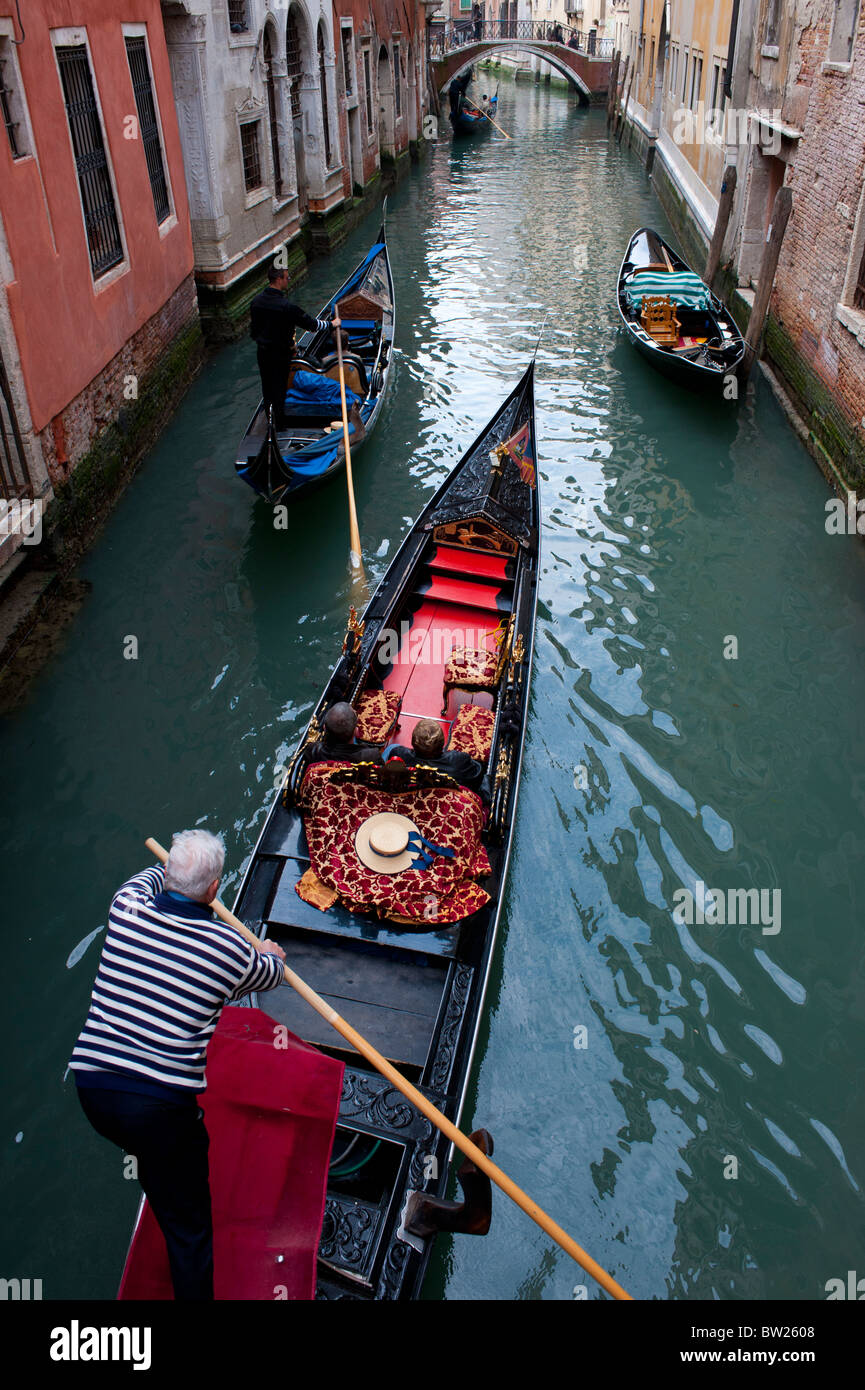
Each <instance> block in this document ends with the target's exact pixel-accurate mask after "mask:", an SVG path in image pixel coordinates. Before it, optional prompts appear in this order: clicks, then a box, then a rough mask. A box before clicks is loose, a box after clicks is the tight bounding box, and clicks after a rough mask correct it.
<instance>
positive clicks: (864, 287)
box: [853, 247, 865, 309]
mask: <svg viewBox="0 0 865 1390" xmlns="http://www.w3.org/2000/svg"><path fill="white" fill-rule="evenodd" d="M853 308H854V309H865V247H863V248H862V259H861V261H860V262H859V274H858V275H857V276H856V284H855V285H854V286H853Z"/></svg>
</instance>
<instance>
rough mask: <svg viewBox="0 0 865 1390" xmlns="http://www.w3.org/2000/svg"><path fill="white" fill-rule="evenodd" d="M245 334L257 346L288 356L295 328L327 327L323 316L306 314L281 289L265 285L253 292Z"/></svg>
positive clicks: (290, 352)
mask: <svg viewBox="0 0 865 1390" xmlns="http://www.w3.org/2000/svg"><path fill="white" fill-rule="evenodd" d="M250 314H251V319H252V321H251V323H250V327H249V336H250V338H252V339H254V341H255V342H256V343H257V344H258V346H259V347H260V348H265V349H266V350H267V351H268V352H273V353H279V354H281V355H284V356H285V357H290V356H291V354H292V351H293V347H294V330H295V328H308V329H309V330H310V332H311V331H312V330H313V329H315V328H323V327H327V325H326V323H325V321H324V319H314V318H310V316H309V314H305V313H304V312H303V310H302V309H301V308H299V307H298V305H297V304H292V303H291V301H290V300H288V299H286V297H285V295H284V294H283V292H282V290H277V289H274V287H273V285H268V287H267V289H266V290H262V291H261V294H257V295H256V296H255V299H253V301H252V305H251V308H250Z"/></svg>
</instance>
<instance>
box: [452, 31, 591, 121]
mask: <svg viewBox="0 0 865 1390" xmlns="http://www.w3.org/2000/svg"><path fill="white" fill-rule="evenodd" d="M554 27H555V28H557V29H558V33H556V34H555V37H554V36H553V35H554ZM559 36H561V37H559ZM607 50H612V40H611V39H597V38H596V37H595V34H594V32H590V33H589V34H584V33H582V32H581V31H579V30H577V29H570V28H568V27H567V26H565V25H558V26H553V24H551V23H544V22H543V21H537V20H507V19H504V20H495V19H493V20H485V21H483V22H478V23H477V24H475V23H474V22H473V21H471V20H468V21H465V22H464V23H463V24H460V23H459V22H457V23H456V24H452V23H450V22H449V23H448V24H447V25H440V26H438V27H436V26H434V27H433V28H432V29H431V31H430V71H431V73H432V78H433V82H434V84H435V87H436V91H437V92H443V91H444V90H445V89H446V88H447V87H448V85H449V84H450V83H451V82H452V81H453V79H454V78H455V77H456V76H457V75H458V74H459V73H460V72H462V71H463V69H465V68H467V67H468V66H469V65H470V64H471V63H477V62H479V61H480V60H481V59H482V58H485V57H486V56H487V55H488V54H491V53H503V52H506V51H509V52H512V53H513V52H525V53H536V54H537V55H538V56H539V57H541V58H543V59H544V60H545V61H546V62H547V63H549V64H550V66H551V67H552V68H554V69H555V70H556V71H557V72H560V73H561V74H562V76H563V77H564V78H565V79H566V80H567V81H568V82H569V83H570V84H571V86H572V87H574V88H575V89H576V92H577V95H578V97H579V99H580V104H581V105H584V106H588V105H589V103H590V102H601V101H605V100H606V96H607V91H608V88H609V82H610V66H611V58H612V52H611V51H609V52H608V51H607Z"/></svg>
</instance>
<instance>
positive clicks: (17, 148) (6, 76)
mask: <svg viewBox="0 0 865 1390" xmlns="http://www.w3.org/2000/svg"><path fill="white" fill-rule="evenodd" d="M19 83H20V79H19V77H18V68H17V64H16V62H15V57H14V51H13V48H12V44H11V43H10V41H9V39H8V38H6V37H5V35H2V36H0V120H2V121H3V124H4V126H5V127H6V135H7V138H8V140H9V148H10V150H11V151H12V158H13V159H23V157H24V155H26V154H28V153H29V150H28V148H27V135H26V132H25V126H24V122H23V120H22V110H21V97H20V95H19V92H20V86H19Z"/></svg>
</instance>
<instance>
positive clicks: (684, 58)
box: [682, 48, 688, 104]
mask: <svg viewBox="0 0 865 1390" xmlns="http://www.w3.org/2000/svg"><path fill="white" fill-rule="evenodd" d="M687 90H688V50H687V48H683V49H682V103H683V104H684V101H685V94H686V92H687Z"/></svg>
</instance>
